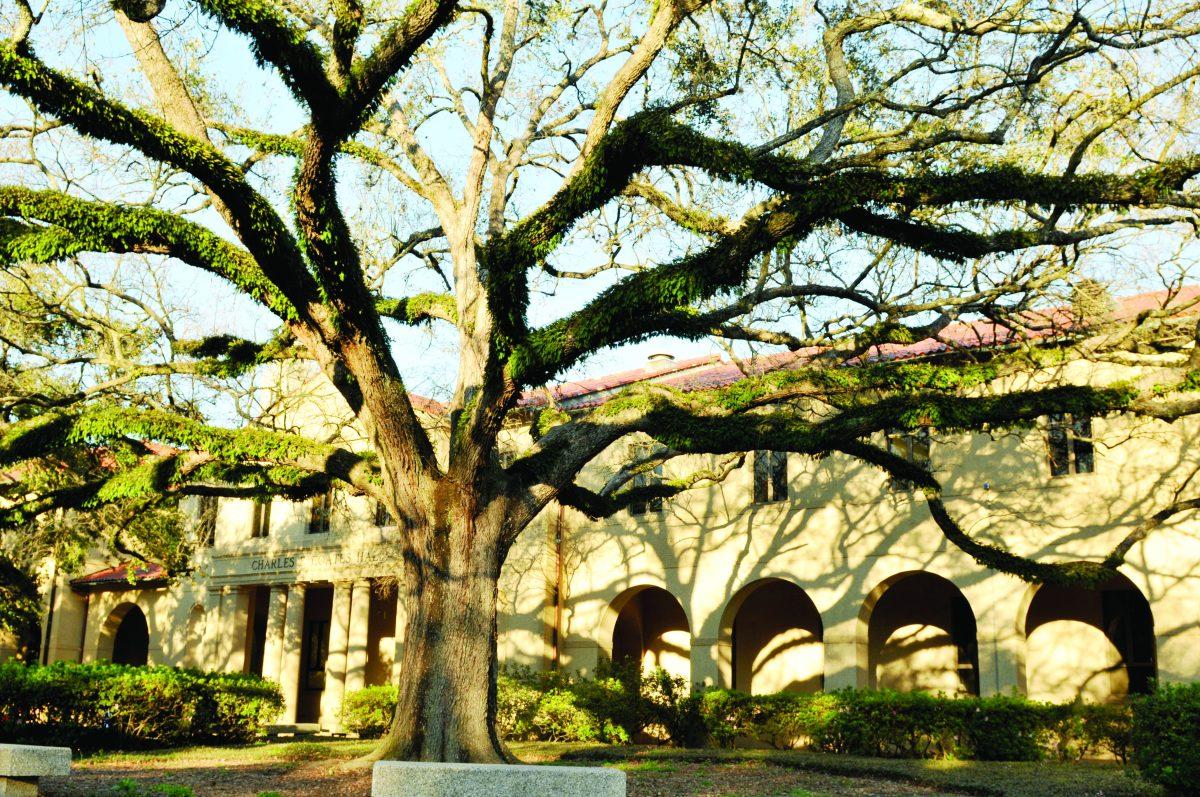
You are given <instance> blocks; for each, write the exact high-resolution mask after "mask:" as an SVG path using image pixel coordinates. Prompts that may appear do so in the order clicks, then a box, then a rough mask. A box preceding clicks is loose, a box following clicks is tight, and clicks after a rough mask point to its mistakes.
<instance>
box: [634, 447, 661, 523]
mask: <svg viewBox="0 0 1200 797" xmlns="http://www.w3.org/2000/svg"><path fill="white" fill-rule="evenodd" d="M652 451H653V449H651V448H650V447H649V446H645V445H639V446H634V447H633V448H632V449H631V457H630V459H631V461H632V462H635V463H637V462H641V461H642V460H645V459H648V458H649V457H650V455H651V452H652ZM662 476H663V467H662V463H661V462H660V463H658V464H657V465H655V466H654V467H653V468H650V469H648V470H643V471H641V472H640V473H638V474H636V475H635V476H634V477H633V479H632V480H631V483H630V486H632V487H634V488H637V487H654V486H655V485H659V484H662ZM662 508H663V500H662V498H651V499H649V500H646V501H637V502H635V503H632V504H630V505H629V514H631V515H645V514H646V513H648V512H661V511H662Z"/></svg>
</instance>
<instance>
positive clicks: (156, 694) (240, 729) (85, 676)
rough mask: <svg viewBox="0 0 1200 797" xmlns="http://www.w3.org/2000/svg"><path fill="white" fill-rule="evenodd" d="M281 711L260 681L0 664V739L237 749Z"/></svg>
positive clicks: (150, 670)
mask: <svg viewBox="0 0 1200 797" xmlns="http://www.w3.org/2000/svg"><path fill="white" fill-rule="evenodd" d="M282 706H283V697H282V694H281V693H280V691H279V686H278V685H277V684H275V683H273V682H271V681H268V680H265V679H263V678H260V677H258V676H256V675H243V674H241V673H236V674H235V673H218V672H212V673H209V672H201V671H199V670H190V669H176V668H173V667H133V666H127V665H121V664H107V663H101V664H74V663H70V662H57V663H55V664H51V665H48V666H40V665H30V664H22V663H19V662H7V663H4V664H0V739H2V740H5V741H19V742H25V743H30V744H50V743H53V744H63V745H70V746H71V747H75V748H77V749H100V748H105V749H117V748H131V747H172V746H177V745H184V744H200V743H210V744H211V743H217V744H221V743H239V742H247V741H251V740H253V739H255V738H258V737H259V736H260V735H261V734H262V732H263V729H264V727H265V725H266V723H268V722H270V721H271V720H272V719H273V718H274V717H276V716H277V715H278V713H279V711H280V709H281V708H282Z"/></svg>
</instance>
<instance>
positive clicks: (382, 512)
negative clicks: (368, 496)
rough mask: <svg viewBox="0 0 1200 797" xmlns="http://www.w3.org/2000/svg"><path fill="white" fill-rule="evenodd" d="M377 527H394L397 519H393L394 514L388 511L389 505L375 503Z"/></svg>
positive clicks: (381, 502) (379, 502) (380, 502)
mask: <svg viewBox="0 0 1200 797" xmlns="http://www.w3.org/2000/svg"><path fill="white" fill-rule="evenodd" d="M375 525H376V526H394V525H396V519H395V518H393V517H392V513H391V512H389V511H388V508H387V504H385V503H384V502H383V501H376V502H375Z"/></svg>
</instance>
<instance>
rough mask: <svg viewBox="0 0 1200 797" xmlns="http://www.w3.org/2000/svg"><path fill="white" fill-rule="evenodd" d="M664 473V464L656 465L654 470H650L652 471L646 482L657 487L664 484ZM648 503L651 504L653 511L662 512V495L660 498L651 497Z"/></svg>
mask: <svg viewBox="0 0 1200 797" xmlns="http://www.w3.org/2000/svg"><path fill="white" fill-rule="evenodd" d="M662 475H663V468H662V465H655V466H654V470H652V471H650V473H649V474H648V475H647V477H646V484H647V485H649V486H653V487H657V486H658V485H660V484H662ZM648 504H649V506H650V511H651V512H661V511H662V508H663V500H662V498H661V497H660V498H651V499H650V500H649V502H648Z"/></svg>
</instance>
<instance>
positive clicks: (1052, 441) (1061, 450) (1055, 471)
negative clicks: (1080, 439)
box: [1046, 414, 1071, 476]
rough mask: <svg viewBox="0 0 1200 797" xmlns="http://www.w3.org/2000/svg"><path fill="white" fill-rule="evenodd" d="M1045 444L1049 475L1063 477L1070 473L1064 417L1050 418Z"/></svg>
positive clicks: (1069, 457) (1068, 447)
mask: <svg viewBox="0 0 1200 797" xmlns="http://www.w3.org/2000/svg"><path fill="white" fill-rule="evenodd" d="M1046 443H1047V448H1048V450H1049V454H1050V475H1051V476H1063V475H1066V474H1068V473H1070V472H1071V451H1070V442H1069V440H1068V437H1067V425H1066V419H1065V418H1064V416H1062V415H1059V414H1055V415H1051V416H1050V425H1049V427H1048V428H1047V430H1046Z"/></svg>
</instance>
